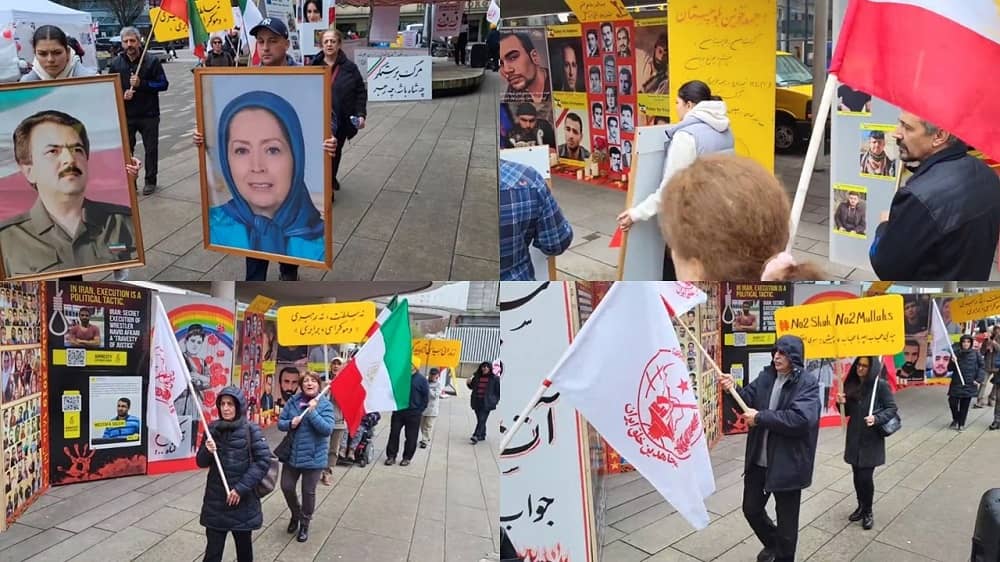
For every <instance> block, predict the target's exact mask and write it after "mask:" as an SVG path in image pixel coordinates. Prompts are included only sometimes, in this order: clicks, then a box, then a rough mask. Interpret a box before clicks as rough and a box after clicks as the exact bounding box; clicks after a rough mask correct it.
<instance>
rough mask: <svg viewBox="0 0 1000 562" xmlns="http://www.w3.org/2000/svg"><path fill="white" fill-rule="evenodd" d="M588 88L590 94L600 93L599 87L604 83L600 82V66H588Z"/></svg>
mask: <svg viewBox="0 0 1000 562" xmlns="http://www.w3.org/2000/svg"><path fill="white" fill-rule="evenodd" d="M589 74H590V88H588V90H589V91H590V93H591V94H599V93H601V88H602V87H603V86H604V84H603V83H602V82H601V67H599V66H592V67H590V71H589Z"/></svg>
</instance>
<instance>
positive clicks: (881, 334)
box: [774, 295, 906, 359]
mask: <svg viewBox="0 0 1000 562" xmlns="http://www.w3.org/2000/svg"><path fill="white" fill-rule="evenodd" d="M774 321H775V324H777V329H778V337H781V336H784V335H793V336H798V337H800V338H802V343H803V344H804V347H805V356H806V358H807V359H834V358H838V357H855V356H858V355H895V354H897V353H899V352H900V351H902V350H903V344H904V342H905V339H906V336H905V328H904V326H903V297H902V295H882V296H878V297H869V298H863V299H848V300H839V301H830V302H824V303H818V304H806V305H802V306H789V307H785V308H781V309H778V310H777V311H775V313H774Z"/></svg>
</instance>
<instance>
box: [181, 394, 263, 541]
mask: <svg viewBox="0 0 1000 562" xmlns="http://www.w3.org/2000/svg"><path fill="white" fill-rule="evenodd" d="M227 395H228V396H232V397H233V398H235V399H236V403H237V404H239V409H238V411H237V412H236V420H235V421H231V422H227V421H224V420H217V421H214V422H212V423H211V424H209V426H208V429H209V431H210V432H211V433H212V439H214V440H215V444H216V447H217V451H218V453H219V460H220V461H221V462H222V469H223V470H224V471H225V472H226V480H227V482H228V483H229V487H230V488H231V489H234V490H236V491H237V492H238V493H239V494H240V503H238V504H236V505H235V506H229V505H227V504H226V489H225V488H224V487H223V485H222V479H221V478H220V477H219V469H218V468H217V467H216V465H215V459H214V458H212V453H210V452H209V451H208V449H207V448H206V447H205V441H206V440H207V439H204V438H203V439H202V443H201V447H200V448H199V449H198V455H197V457H196V461H197V463H198V466H200V467H201V468H208V481H207V482H206V484H205V499H204V501H203V502H202V506H201V519H200V522H201V525H202V526H203V527H206V528H209V529H216V530H220V531H254V530H257V529H260V528H261V526H262V525H263V522H264V515H263V513H262V512H261V507H260V498H259V497H257V492H256V491H255V488H256V487H257V484H259V483H260V481H261V480H263V479H264V475H266V474H267V469H268V465H269V464H270V462H271V448H270V447H268V445H267V441H266V440H265V439H264V432H263V431H261V429H260V427H258V426H257V425H256V424H253V423H250V422H248V421H247V419H246V416H245V413H246V402H245V400H244V398H243V392H242V391H241V390H240V389H238V388H236V387H234V386H228V387H226V388H224V389H223V390H222V392H220V393H219V398H217V399H216V406H218V403H219V400H220V399H221V398H222V397H223V396H227ZM248 437H249V439H250V441H249V442H248V441H247V438H248ZM251 447H252V448H253V462H252V463H251V462H250V449H251Z"/></svg>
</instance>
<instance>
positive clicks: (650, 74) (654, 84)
mask: <svg viewBox="0 0 1000 562" xmlns="http://www.w3.org/2000/svg"><path fill="white" fill-rule="evenodd" d="M642 76H643V82H642V85H641V86H640V87H639V93H640V94H665V93H667V88H668V83H667V34H666V33H661V34H660V35H659V36H658V37H657V38H656V44H655V45H654V46H653V51H652V52H651V53H646V54H645V55H644V58H643V62H642Z"/></svg>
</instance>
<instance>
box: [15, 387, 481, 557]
mask: <svg viewBox="0 0 1000 562" xmlns="http://www.w3.org/2000/svg"><path fill="white" fill-rule="evenodd" d="M467 398H468V397H467V396H463V395H459V396H458V397H450V398H447V399H442V401H441V415H440V416H439V417H438V420H437V424H436V426H435V428H434V435H433V443H432V444H431V446H430V447H429V448H428V449H417V454H416V456H414V459H413V464H411V465H410V466H408V467H400V466H398V465H396V466H391V467H387V466H384V465H383V464H382V461H383V460H384V456H383V451H384V450H385V443H386V440H387V433H388V428H389V416H385V417H383V419H382V421H381V422H380V423H379V425H378V428H377V431H378V436H377V437H376V439H375V443H376V453H377V454H378V455H379V456H378V457H377V460H376V462H375V463H374V464H372V465H369V466H367V467H365V468H358V467H350V468H345V467H338V468H337V469H335V471H334V480H335V482H334V485H333V486H332V487H326V486H322V485H320V486H319V488H318V490H317V498H316V501H317V507H316V515H315V518H314V520H313V522H312V525H311V526H310V536H309V541H308V542H306V543H298V542H296V541H295V539H294V537H293V536H292V535H289V534H287V533H285V527H286V525H287V524H288V508H287V507H286V506H285V499H284V497H283V496H282V494H281V492H280V490H277V491H275V493H274V494H272V495H270V496H268V498H267V499H266V500H265V501H264V528H263V529H261V530H260V531H257V532H255V533H254V559H255V560H258V561H266V560H286V561H290V562H291V561H294V562H305V561H309V560H322V561H327V560H330V561H334V560H336V561H350V562H365V561H371V562H469V561H476V560H479V559H480V558H483V557H492V558H495V559H498V558H497V556H496V554H495V553H496V552H498V550H499V536H498V533H499V531H498V529H499V527H498V526H497V525H496V524H495V522H496V521H499V519H500V516H499V513H498V510H499V489H498V488H499V481H500V476H499V469H498V465H497V457H496V453H495V448H496V443H495V442H494V440H495V438H496V436H491V437H490V439H489V441H488V442H487V443H485V444H479V445H476V446H473V445H470V444H469V436H470V435H471V434H472V428H473V427H475V416H474V415H473V413H472V410H470V409H469V407H468V399H467ZM280 435H281V434H280V433H279V432H278V431H277V429H276V428H274V429H271V430H269V431H268V436H269V439H270V441H271V444H272V447H273V446H274V445H277V443H278V441H279V440H280ZM205 474H206V473H205V471H203V470H199V471H193V472H184V473H177V474H170V475H163V476H152V477H151V476H134V477H129V478H119V479H115V480H105V481H100V482H92V483H84V484H77V485H72V486H62V487H54V488H52V489H50V490H49V491H48V492H47V493H45V494H44V495H42V497H40V498H39V500H38V501H37V502H36V503H35V504H34V505H33V506H32V507H31V509H30V510H28V512H27V513H26V514H24V515H23V516H22V517H21V519H20V520H19V521H18V522H17V523H15V524H14V525H13V526H12V527H11V528H10V529H9V530H8V531H6V532H4V533H0V560H3V561H5V562H14V561H19V560H32V561H38V562H42V561H44V562H57V561H62V560H74V561H77V562H83V561H91V560H92V561H96V562H120V561H124V560H141V561H149V562H152V561H164V562H180V561H189V560H190V561H195V560H201V557H202V555H203V554H204V549H205V532H204V528H203V527H201V525H199V524H198V515H199V513H200V510H201V503H202V495H203V493H204V485H205ZM225 559H226V560H227V561H229V560H233V559H235V548H234V547H233V544H232V541H231V540H230V541H229V543H228V544H227V546H226V558H225Z"/></svg>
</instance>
